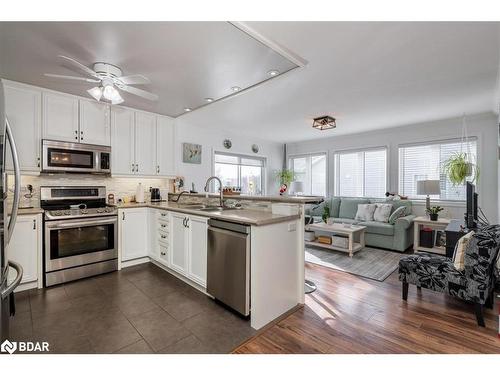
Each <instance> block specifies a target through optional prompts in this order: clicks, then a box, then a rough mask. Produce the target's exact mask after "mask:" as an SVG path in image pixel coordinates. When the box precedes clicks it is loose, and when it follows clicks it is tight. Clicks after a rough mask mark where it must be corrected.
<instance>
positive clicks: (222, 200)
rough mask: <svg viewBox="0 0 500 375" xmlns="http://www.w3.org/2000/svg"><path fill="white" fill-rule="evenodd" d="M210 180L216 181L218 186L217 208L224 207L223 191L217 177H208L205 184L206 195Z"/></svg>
mask: <svg viewBox="0 0 500 375" xmlns="http://www.w3.org/2000/svg"><path fill="white" fill-rule="evenodd" d="M212 180H217V181H219V186H220V194H219V206H220V207H224V196H223V191H224V189H223V188H222V181H221V180H220V178H219V177H217V176H212V177H209V178H208V180H207V182H206V184H205V191H206V192H207V193H208V188H209V185H210V181H212Z"/></svg>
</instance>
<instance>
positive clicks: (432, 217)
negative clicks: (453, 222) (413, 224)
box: [429, 214, 439, 221]
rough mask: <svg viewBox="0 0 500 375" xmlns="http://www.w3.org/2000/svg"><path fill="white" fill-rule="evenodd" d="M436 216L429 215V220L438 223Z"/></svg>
mask: <svg viewBox="0 0 500 375" xmlns="http://www.w3.org/2000/svg"><path fill="white" fill-rule="evenodd" d="M438 216H439V215H438V214H429V218H430V219H431V221H438Z"/></svg>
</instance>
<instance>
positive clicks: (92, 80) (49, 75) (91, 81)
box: [44, 73, 101, 83]
mask: <svg viewBox="0 0 500 375" xmlns="http://www.w3.org/2000/svg"><path fill="white" fill-rule="evenodd" d="M44 76H46V77H52V78H63V79H71V80H74V81H84V82H88V83H99V82H101V81H100V80H98V79H92V78H85V77H75V76H65V75H61V74H52V73H45V74H44Z"/></svg>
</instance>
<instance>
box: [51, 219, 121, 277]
mask: <svg viewBox="0 0 500 375" xmlns="http://www.w3.org/2000/svg"><path fill="white" fill-rule="evenodd" d="M117 257H118V222H117V217H116V216H107V217H106V216H105V217H93V218H88V219H78V220H75V219H73V220H56V221H47V222H46V223H45V275H46V280H45V281H46V285H47V286H50V285H54V284H59V283H61V282H66V281H71V280H75V279H77V278H82V277H87V276H93V275H96V274H100V273H103V272H109V271H113V270H116V268H117Z"/></svg>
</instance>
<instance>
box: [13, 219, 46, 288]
mask: <svg viewBox="0 0 500 375" xmlns="http://www.w3.org/2000/svg"><path fill="white" fill-rule="evenodd" d="M40 231H41V228H40V220H39V219H38V216H37V215H26V216H25V215H21V216H18V217H17V221H16V226H15V227H14V233H13V234H12V238H11V240H10V242H9V245H8V246H7V259H9V260H13V261H14V262H17V263H19V264H20V265H21V266H22V267H23V279H22V282H23V283H26V282H30V281H36V280H37V279H38V256H39V254H38V248H39V245H40V238H41V235H40V234H41V232H40ZM15 277H16V272H15V271H14V270H12V269H11V270H10V271H9V280H10V281H12V280H13V279H14V278H15Z"/></svg>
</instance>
